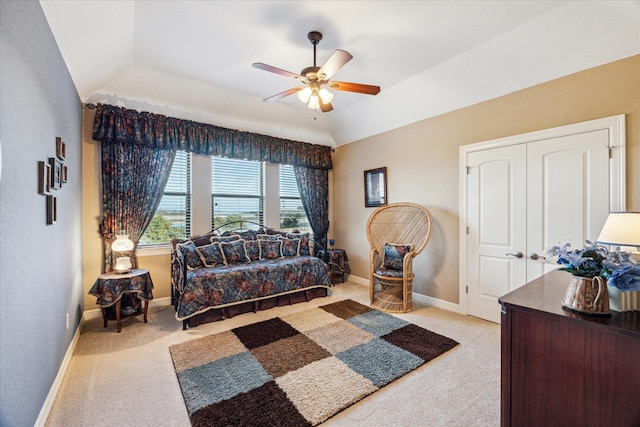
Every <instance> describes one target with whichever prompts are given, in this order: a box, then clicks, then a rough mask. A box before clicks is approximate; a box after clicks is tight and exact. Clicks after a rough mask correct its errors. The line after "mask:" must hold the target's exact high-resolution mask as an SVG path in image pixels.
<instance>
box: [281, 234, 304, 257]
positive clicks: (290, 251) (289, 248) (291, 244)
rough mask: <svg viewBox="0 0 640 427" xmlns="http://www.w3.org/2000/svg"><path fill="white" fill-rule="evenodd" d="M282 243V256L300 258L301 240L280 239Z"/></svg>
mask: <svg viewBox="0 0 640 427" xmlns="http://www.w3.org/2000/svg"><path fill="white" fill-rule="evenodd" d="M280 241H281V242H282V256H283V257H291V256H300V252H299V251H300V239H287V238H286V237H283V238H280Z"/></svg>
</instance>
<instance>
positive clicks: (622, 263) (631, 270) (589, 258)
mask: <svg viewBox="0 0 640 427" xmlns="http://www.w3.org/2000/svg"><path fill="white" fill-rule="evenodd" d="M554 256H557V257H558V260H557V262H558V264H562V266H563V267H562V268H560V270H562V271H567V272H569V273H571V274H573V275H574V276H580V277H587V278H593V277H595V276H602V277H604V278H605V279H607V283H608V285H609V286H615V287H616V288H618V289H619V290H621V291H640V265H637V264H635V263H634V261H633V260H632V258H631V254H629V253H627V252H621V251H620V250H619V249H618V250H616V251H613V252H609V250H608V249H607V248H606V247H604V246H599V245H597V244H595V243H593V242H591V241H590V240H587V241H586V244H585V247H584V248H582V249H571V243H569V242H562V243H561V244H560V246H553V247H552V248H550V249H548V250H547V257H554Z"/></svg>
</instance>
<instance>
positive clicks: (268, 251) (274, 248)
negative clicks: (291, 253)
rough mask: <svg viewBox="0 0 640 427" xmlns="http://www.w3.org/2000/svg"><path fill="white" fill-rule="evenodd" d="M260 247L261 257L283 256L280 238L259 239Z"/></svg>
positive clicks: (274, 257)
mask: <svg viewBox="0 0 640 427" xmlns="http://www.w3.org/2000/svg"><path fill="white" fill-rule="evenodd" d="M258 245H259V247H260V259H261V260H265V259H276V258H282V241H280V240H258Z"/></svg>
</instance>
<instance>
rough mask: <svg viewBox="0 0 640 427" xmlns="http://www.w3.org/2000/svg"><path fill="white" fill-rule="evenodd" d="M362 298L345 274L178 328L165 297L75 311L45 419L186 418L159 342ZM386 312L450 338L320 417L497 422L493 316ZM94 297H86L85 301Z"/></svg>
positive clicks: (97, 425) (351, 424)
mask: <svg viewBox="0 0 640 427" xmlns="http://www.w3.org/2000/svg"><path fill="white" fill-rule="evenodd" d="M345 299H352V300H354V301H357V302H359V303H361V304H364V305H368V304H369V288H368V287H367V286H365V285H362V284H360V283H357V282H354V281H350V280H348V281H347V282H346V283H341V284H338V285H336V286H334V287H333V288H332V295H330V296H329V297H327V298H318V299H315V300H312V301H309V302H307V303H302V304H295V305H292V306H286V307H278V308H273V309H271V310H267V311H261V312H257V313H248V314H243V315H241V316H236V317H234V318H231V319H227V320H224V321H222V322H214V323H207V324H204V325H200V326H198V327H196V328H193V329H188V330H186V331H183V330H182V324H181V323H180V322H177V321H176V320H175V310H174V309H173V307H171V306H169V305H168V304H167V305H158V304H157V303H158V302H160V301H157V303H156V304H152V305H151V306H150V307H149V323H143V322H142V316H138V317H133V318H129V319H126V320H125V321H123V323H122V332H121V333H119V334H118V333H116V332H115V322H109V325H108V327H107V328H103V327H102V318H101V315H100V313H99V312H98V311H96V312H95V314H94V317H89V318H87V319H86V320H85V321H84V324H83V326H82V331H81V333H80V336H79V339H78V343H77V346H76V348H75V352H74V354H73V357H72V358H71V361H70V363H69V367H68V369H67V371H66V374H65V377H64V379H63V381H62V384H61V385H60V390H59V392H58V394H57V397H56V399H55V402H54V403H53V405H52V407H51V411H50V413H49V417H48V419H47V423H46V425H47V426H52V427H69V426H91V427H103V426H104V427H112V426H136V427H147V426H148V427H158V426H163V427H164V426H171V427H190V426H191V421H190V419H189V413H188V411H187V408H186V405H185V402H184V398H183V396H182V393H181V389H180V384H179V382H178V379H177V376H176V373H175V368H174V364H173V361H172V359H171V354H170V352H169V351H168V348H169V347H171V346H173V345H175V344H180V343H183V342H187V341H191V340H193V339H197V338H201V337H206V336H209V335H212V334H217V333H221V332H226V331H230V330H232V329H234V328H238V327H241V326H246V325H251V324H255V323H257V322H261V321H265V320H269V319H273V318H275V317H284V316H287V315H290V314H295V313H299V312H302V311H305V310H308V309H310V308H314V307H319V306H321V305H326V304H329V303H332V302H337V301H341V300H345ZM413 303H414V304H413V311H411V312H410V313H404V314H394V315H393V316H394V317H397V318H399V319H403V320H406V321H407V322H410V323H413V324H415V325H417V326H420V327H422V328H425V329H429V330H431V331H437V332H438V333H440V334H442V335H445V336H447V337H450V338H451V339H454V340H455V341H457V342H459V343H460V345H459V346H457V347H456V348H455V349H453V350H452V351H449V352H447V353H445V354H443V355H442V356H440V357H437V358H436V359H434V360H432V361H431V362H429V363H428V364H427V365H425V366H423V367H421V368H419V369H416V370H415V371H413V372H411V373H410V374H409V375H405V376H403V377H401V378H398V379H397V380H395V381H393V382H392V383H390V384H388V385H386V386H384V387H382V388H381V389H380V390H378V391H377V392H375V393H373V394H370V395H369V396H367V397H365V398H364V399H362V400H361V401H360V402H358V403H356V404H354V405H351V406H349V407H348V408H346V409H344V410H343V411H341V412H339V413H337V414H336V415H334V416H333V417H331V418H329V419H328V420H326V421H325V422H323V423H322V427H383V426H384V427H388V426H394V427H404V426H407V427H408V426H411V427H416V426H429V427H441V426H456V427H457V426H474V427H475V426H482V427H485V426H486V427H498V426H499V425H500V325H497V324H494V323H490V322H486V321H483V320H479V319H475V318H473V317H470V316H461V315H459V314H456V313H453V312H451V311H447V310H442V309H439V308H435V307H430V306H427V305H424V304H421V303H420V301H417V300H415V299H414V302H413ZM92 308H95V306H94V307H91V306H88V307H87V310H91V309H92Z"/></svg>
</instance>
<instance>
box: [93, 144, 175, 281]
mask: <svg viewBox="0 0 640 427" xmlns="http://www.w3.org/2000/svg"><path fill="white" fill-rule="evenodd" d="M175 153H176V152H175V150H166V149H159V148H154V147H147V146H144V145H136V144H127V143H121V142H115V143H104V142H103V143H102V201H103V204H102V213H103V219H102V222H101V223H100V234H101V235H102V238H103V240H104V243H105V271H111V266H112V265H113V263H112V261H113V259H112V254H111V243H112V242H113V241H114V240H115V238H116V235H118V234H120V233H121V232H122V233H125V234H128V235H129V238H130V239H131V241H132V242H133V244H134V250H133V251H132V254H131V263H132V264H133V266H134V267H136V265H137V264H136V259H135V247H136V246H137V245H138V242H139V241H140V237H141V236H142V235H143V234H144V232H145V230H146V229H147V226H148V225H149V223H150V222H151V219H152V218H153V216H154V215H155V212H156V210H157V208H158V204H159V203H160V200H161V199H162V194H163V192H164V188H165V186H166V184H167V180H168V179H169V175H170V173H171V167H172V166H173V159H174V158H175Z"/></svg>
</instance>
